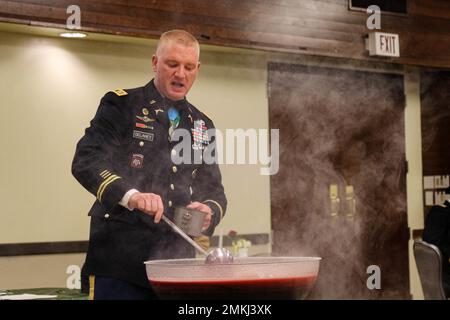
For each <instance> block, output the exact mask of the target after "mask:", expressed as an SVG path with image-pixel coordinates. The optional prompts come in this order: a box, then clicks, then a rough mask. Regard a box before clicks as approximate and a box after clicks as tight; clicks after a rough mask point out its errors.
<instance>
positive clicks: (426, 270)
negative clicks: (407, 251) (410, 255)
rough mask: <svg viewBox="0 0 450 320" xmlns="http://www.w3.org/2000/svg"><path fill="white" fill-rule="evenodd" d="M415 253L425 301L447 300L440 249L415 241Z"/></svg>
mask: <svg viewBox="0 0 450 320" xmlns="http://www.w3.org/2000/svg"><path fill="white" fill-rule="evenodd" d="M413 251H414V258H415V260H416V264H417V269H418V271H419V278H420V282H421V284H422V290H423V294H424V297H425V300H446V297H445V293H444V288H443V284H442V255H441V252H440V250H439V248H438V247H436V246H435V245H432V244H430V243H427V242H425V241H422V240H415V241H414V245H413Z"/></svg>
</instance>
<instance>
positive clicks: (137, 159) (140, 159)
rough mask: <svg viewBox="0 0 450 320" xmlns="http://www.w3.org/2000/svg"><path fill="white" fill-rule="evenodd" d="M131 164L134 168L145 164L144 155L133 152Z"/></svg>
mask: <svg viewBox="0 0 450 320" xmlns="http://www.w3.org/2000/svg"><path fill="white" fill-rule="evenodd" d="M130 165H131V167H132V168H142V166H143V165H144V155H142V154H139V153H133V156H132V157H131V163H130Z"/></svg>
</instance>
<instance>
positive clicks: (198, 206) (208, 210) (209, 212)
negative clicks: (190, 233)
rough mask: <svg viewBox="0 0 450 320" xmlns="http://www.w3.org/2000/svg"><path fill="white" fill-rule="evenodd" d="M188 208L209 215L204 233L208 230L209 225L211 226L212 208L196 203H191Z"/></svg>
mask: <svg viewBox="0 0 450 320" xmlns="http://www.w3.org/2000/svg"><path fill="white" fill-rule="evenodd" d="M187 208H189V209H194V210H198V211H202V212H205V213H207V215H206V217H205V220H204V222H203V228H202V231H205V230H206V229H208V228H209V225H210V224H211V217H212V210H211V208H210V207H208V206H207V205H206V204H204V203H201V202H197V201H195V202H191V204H190V205H188V206H187Z"/></svg>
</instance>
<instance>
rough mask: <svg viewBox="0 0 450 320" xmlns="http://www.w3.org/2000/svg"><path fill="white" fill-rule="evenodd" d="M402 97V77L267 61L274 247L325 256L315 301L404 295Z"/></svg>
mask: <svg viewBox="0 0 450 320" xmlns="http://www.w3.org/2000/svg"><path fill="white" fill-rule="evenodd" d="M403 92H404V91H403V77H402V76H399V75H391V74H381V73H368V72H361V71H346V70H338V69H327V68H318V67H305V66H298V65H287V64H269V108H270V128H271V129H280V169H279V172H278V173H277V174H276V175H273V176H271V213H272V228H273V231H274V248H273V250H274V254H276V255H314V256H316V255H317V256H321V257H322V258H323V261H322V263H321V268H320V273H319V279H318V282H317V285H316V287H315V290H314V291H313V293H312V294H311V296H310V298H311V299H320V298H322V299H341V298H342V299H346V298H369V299H371V298H377V299H378V298H402V299H403V298H410V294H409V271H408V238H409V233H408V227H407V214H406V169H405V168H406V166H405V163H406V162H405V146H404V140H405V139H404V105H405V99H404V93H403ZM337 199H338V200H337ZM371 265H375V266H378V267H379V268H380V276H381V277H380V279H381V283H380V284H381V289H373V290H369V289H368V287H367V285H366V284H367V279H368V277H369V276H370V275H371V274H372V272H371V273H370V274H369V273H367V268H368V267H369V266H371ZM371 283H373V282H371Z"/></svg>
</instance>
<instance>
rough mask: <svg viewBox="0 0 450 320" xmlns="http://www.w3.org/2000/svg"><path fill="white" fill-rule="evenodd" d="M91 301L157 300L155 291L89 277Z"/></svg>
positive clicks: (127, 283)
mask: <svg viewBox="0 0 450 320" xmlns="http://www.w3.org/2000/svg"><path fill="white" fill-rule="evenodd" d="M89 299H91V300H156V299H157V297H156V295H155V293H154V292H153V290H151V289H149V288H144V287H140V286H136V285H134V284H131V283H129V282H126V281H123V280H119V279H113V278H107V277H101V276H90V277H89Z"/></svg>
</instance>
